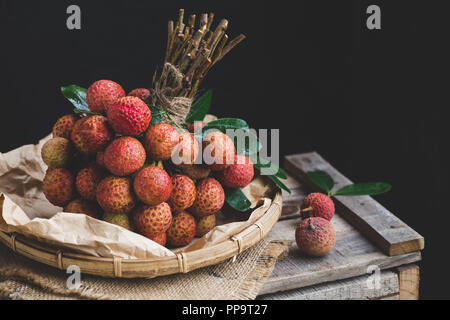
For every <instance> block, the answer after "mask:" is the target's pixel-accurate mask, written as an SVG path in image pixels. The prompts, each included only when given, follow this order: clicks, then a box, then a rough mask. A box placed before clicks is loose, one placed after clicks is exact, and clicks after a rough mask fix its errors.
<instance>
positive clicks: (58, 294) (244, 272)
mask: <svg viewBox="0 0 450 320" xmlns="http://www.w3.org/2000/svg"><path fill="white" fill-rule="evenodd" d="M287 251H288V246H287V244H286V243H284V242H281V241H270V240H267V239H264V240H262V241H260V242H259V243H258V244H256V245H255V246H253V247H252V248H249V249H248V250H246V251H244V252H243V253H241V254H240V255H238V256H237V258H236V260H235V261H234V262H233V261H232V260H231V259H230V260H227V261H225V262H223V263H220V264H218V265H215V266H210V267H206V268H202V269H198V270H195V271H192V272H190V273H187V274H176V275H171V276H165V277H159V278H153V279H105V278H101V277H96V276H91V275H87V274H82V275H81V286H80V287H79V288H78V289H76V290H75V289H73V290H69V289H67V285H66V282H67V279H68V277H69V276H70V274H67V273H65V272H64V271H61V270H58V269H56V268H52V267H49V266H46V265H44V264H40V263H38V262H35V261H32V260H29V259H28V258H25V257H23V256H21V255H19V254H17V253H14V252H12V250H11V249H9V248H7V247H6V246H4V245H3V244H0V299H21V300H23V299H25V300H36V299H39V300H46V299H52V300H56V299H125V300H129V299H130V300H134V299H139V300H143V299H145V300H146V299H149V300H191V299H192V300H196V299H199V300H210V299H214V300H233V299H239V300H241V299H242V300H244V299H255V298H256V296H257V294H258V291H259V290H260V288H261V287H262V285H263V284H264V282H265V280H266V279H267V278H268V277H269V275H270V274H271V272H272V270H273V268H274V267H275V263H276V262H277V260H278V259H281V258H284V257H285V256H286V255H287Z"/></svg>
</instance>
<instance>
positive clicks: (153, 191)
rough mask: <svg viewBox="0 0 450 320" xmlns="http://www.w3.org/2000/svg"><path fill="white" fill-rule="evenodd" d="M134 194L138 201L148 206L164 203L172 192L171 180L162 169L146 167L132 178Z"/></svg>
mask: <svg viewBox="0 0 450 320" xmlns="http://www.w3.org/2000/svg"><path fill="white" fill-rule="evenodd" d="M133 186H134V192H135V193H136V195H137V196H138V198H139V200H141V201H142V202H143V203H145V204H148V205H150V206H156V205H158V204H160V203H162V202H166V201H167V200H168V199H169V197H170V194H171V192H172V180H171V179H170V176H169V175H168V174H167V172H166V171H165V170H164V169H161V168H159V167H154V166H148V167H145V168H144V169H142V170H141V171H139V172H138V174H137V175H136V177H135V178H134V184H133Z"/></svg>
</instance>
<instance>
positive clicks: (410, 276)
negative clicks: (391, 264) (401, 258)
mask: <svg viewBox="0 0 450 320" xmlns="http://www.w3.org/2000/svg"><path fill="white" fill-rule="evenodd" d="M397 270H398V277H399V289H400V290H399V297H400V300H419V282H420V270H419V266H417V265H409V266H401V267H399V268H397Z"/></svg>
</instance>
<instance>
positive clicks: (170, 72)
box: [149, 62, 192, 124]
mask: <svg viewBox="0 0 450 320" xmlns="http://www.w3.org/2000/svg"><path fill="white" fill-rule="evenodd" d="M183 77H184V75H183V74H182V73H181V72H180V71H178V69H177V68H176V67H175V66H174V65H173V64H171V63H168V62H166V63H165V64H164V68H163V70H162V74H161V79H162V82H161V84H159V81H157V82H156V83H155V88H154V89H153V90H151V91H150V98H149V101H150V102H151V104H152V105H154V106H156V107H158V108H161V109H162V110H163V111H165V112H166V114H165V115H164V119H163V121H164V122H168V120H169V119H168V118H169V117H170V120H171V121H175V122H176V123H177V124H183V123H184V120H185V119H186V117H187V115H188V113H189V110H190V109H191V104H192V99H191V98H188V97H179V96H176V95H177V94H178V92H179V91H180V90H181V89H182V88H183V84H182V80H183ZM167 114H168V115H167Z"/></svg>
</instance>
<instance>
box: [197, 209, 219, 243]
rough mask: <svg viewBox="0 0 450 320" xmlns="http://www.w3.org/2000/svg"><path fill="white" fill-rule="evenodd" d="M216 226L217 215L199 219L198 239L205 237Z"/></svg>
mask: <svg viewBox="0 0 450 320" xmlns="http://www.w3.org/2000/svg"><path fill="white" fill-rule="evenodd" d="M215 226H216V215H215V214H211V215H209V216H206V217H202V218H198V219H197V233H196V236H197V237H203V236H204V235H205V234H207V233H208V232H210V231H211V230H212V229H214V227H215Z"/></svg>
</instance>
